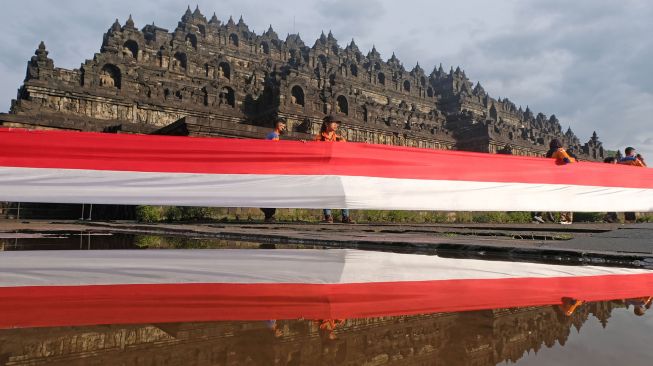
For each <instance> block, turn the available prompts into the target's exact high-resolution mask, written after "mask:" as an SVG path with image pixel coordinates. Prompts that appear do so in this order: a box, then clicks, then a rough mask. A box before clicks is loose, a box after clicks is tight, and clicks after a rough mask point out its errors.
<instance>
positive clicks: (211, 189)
mask: <svg viewBox="0 0 653 366" xmlns="http://www.w3.org/2000/svg"><path fill="white" fill-rule="evenodd" d="M0 201H12V202H53V203H96V204H131V205H182V206H216V207H286V208H350V209H398V210H461V211H589V212H591V211H640V212H644V211H653V172H652V171H651V170H650V169H646V168H637V167H630V166H618V165H610V164H602V163H592V162H580V163H575V164H568V165H557V164H556V163H555V161H554V160H553V159H543V158H532V157H518V156H505V155H493V154H483V153H470V152H461V151H443V150H431V149H420V148H407V147H396V146H386V145H373V144H359V143H329V142H306V143H302V142H298V141H264V140H240V139H223V138H192V137H174V136H151V135H124V134H102V133H87V132H62V131H28V130H17V129H0Z"/></svg>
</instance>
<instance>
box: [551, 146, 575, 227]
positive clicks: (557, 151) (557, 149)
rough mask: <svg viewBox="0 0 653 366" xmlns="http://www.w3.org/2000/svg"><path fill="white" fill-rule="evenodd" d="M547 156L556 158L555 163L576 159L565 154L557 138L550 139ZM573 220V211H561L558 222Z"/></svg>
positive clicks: (569, 222)
mask: <svg viewBox="0 0 653 366" xmlns="http://www.w3.org/2000/svg"><path fill="white" fill-rule="evenodd" d="M546 157H547V158H552V159H556V164H560V165H565V164H571V163H575V162H576V159H574V158H572V157H571V156H569V154H567V151H566V150H565V149H564V148H563V147H562V142H560V140H558V139H553V140H551V143H550V144H549V151H548V152H547V153H546ZM573 220H574V213H573V212H561V213H560V223H561V224H562V225H570V224H571V223H572V222H573Z"/></svg>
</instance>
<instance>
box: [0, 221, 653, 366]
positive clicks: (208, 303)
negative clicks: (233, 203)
mask: <svg viewBox="0 0 653 366" xmlns="http://www.w3.org/2000/svg"><path fill="white" fill-rule="evenodd" d="M0 248H1V249H2V250H1V251H0V298H2V302H0V365H46V364H47V365H225V366H226V365H477V366H485V365H509V364H518V365H552V364H555V365H578V364H579V363H584V364H591V365H615V364H632V365H644V364H648V363H649V359H650V356H651V352H650V346H649V345H648V343H649V342H650V340H649V335H650V334H651V332H653V315H652V314H653V312H650V311H648V309H649V308H650V307H651V303H653V299H652V298H651V297H650V296H651V295H652V294H653V272H651V271H647V270H645V269H641V268H640V269H638V268H620V267H599V266H578V265H576V266H572V265H567V266H563V265H560V263H557V264H550V263H549V264H547V263H546V261H544V262H542V261H540V262H539V263H537V262H525V261H522V262H509V261H500V260H493V261H487V260H482V259H479V258H469V257H467V258H464V257H462V256H456V255H440V254H438V253H435V252H430V253H421V254H416V253H405V252H402V253H400V252H394V253H392V252H380V251H372V250H357V249H352V248H348V249H334V248H332V247H325V246H314V245H301V244H293V245H288V244H274V243H256V242H243V241H233V240H220V239H213V238H206V237H195V238H193V237H182V236H159V235H147V234H133V233H107V232H71V231H65V232H64V231H62V232H41V233H34V232H18V233H0ZM161 249H174V250H161ZM189 249H204V250H189ZM221 249H228V250H221ZM268 249H275V250H268ZM424 254H429V255H424Z"/></svg>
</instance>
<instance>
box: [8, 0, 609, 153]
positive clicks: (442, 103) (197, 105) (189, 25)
mask: <svg viewBox="0 0 653 366" xmlns="http://www.w3.org/2000/svg"><path fill="white" fill-rule="evenodd" d="M92 56H93V57H91V58H90V59H88V60H86V61H84V62H83V63H82V65H81V67H80V68H79V69H73V70H68V69H62V68H56V67H54V62H53V61H52V60H51V59H50V58H48V51H47V50H46V47H45V44H43V43H41V44H40V45H39V46H38V48H37V50H36V51H35V55H34V56H33V57H32V58H31V59H30V60H29V62H28V63H27V73H26V78H25V81H24V84H23V85H22V86H21V87H20V89H19V92H18V95H17V98H16V100H14V101H12V105H11V109H10V112H9V113H8V114H0V124H5V123H7V124H9V123H11V125H12V126H22V127H26V128H42V127H47V128H50V129H57V128H60V129H74V130H88V131H107V132H113V131H121V132H123V133H124V132H137V133H167V134H187V135H188V134H191V135H192V134H202V135H206V136H230V137H249V138H260V137H262V136H264V134H265V130H266V129H267V128H269V127H270V121H271V120H272V119H273V118H274V117H276V116H282V117H285V118H286V119H287V120H288V121H289V127H290V131H289V133H288V135H287V137H288V138H290V139H307V138H310V134H313V133H316V132H317V131H319V128H320V124H321V120H322V118H323V117H324V116H325V115H326V114H327V113H333V114H337V115H338V116H339V118H340V119H341V120H342V129H343V134H345V135H346V136H347V138H348V139H350V140H352V141H367V142H371V143H380V144H393V145H403V146H416V147H423V148H433V149H458V150H468V151H478V152H489V153H496V152H498V151H505V148H506V146H509V147H510V151H512V152H513V154H516V155H529V156H542V155H544V153H545V152H546V150H547V148H548V144H549V142H550V141H551V139H553V138H559V139H561V140H562V141H563V142H564V143H565V145H566V146H569V147H570V148H571V150H572V151H573V152H574V153H575V154H576V155H578V157H579V158H581V159H584V160H602V159H603V157H604V156H603V155H604V154H605V152H604V149H603V146H602V143H601V142H600V141H599V139H598V137H597V135H596V134H594V136H592V137H591V138H590V139H589V141H588V142H587V143H581V139H579V138H578V137H577V136H576V135H575V134H574V133H573V132H572V131H571V129H567V130H566V131H565V132H563V130H562V125H561V122H560V121H559V120H558V119H557V118H556V117H555V115H551V116H547V115H545V114H544V113H535V112H533V111H531V110H530V108H528V107H526V108H525V109H524V108H522V107H519V106H517V105H515V104H514V103H512V102H511V101H510V100H509V99H508V98H493V97H491V96H490V94H489V93H488V92H487V91H486V90H485V89H484V88H483V87H482V86H481V84H480V83H478V82H476V83H473V82H472V81H470V80H469V78H468V77H467V75H466V73H465V71H464V70H462V69H460V68H459V67H456V68H455V69H454V68H453V67H452V68H451V69H450V70H449V71H446V70H444V68H443V67H442V65H439V66H437V67H434V68H433V71H432V72H431V73H430V74H429V73H426V72H425V71H424V70H423V69H422V67H421V66H420V65H419V64H417V65H415V66H414V67H413V68H411V69H407V68H406V67H405V66H404V64H403V63H402V62H401V60H399V58H398V57H397V56H396V55H394V54H392V56H391V57H390V58H389V59H387V60H384V59H383V58H382V56H381V55H380V54H379V52H378V51H377V50H376V48H375V47H372V50H370V51H369V52H367V54H365V53H363V52H361V50H360V49H359V48H358V46H357V45H356V43H355V41H354V40H351V42H349V44H347V45H346V46H345V47H344V48H343V47H341V46H340V45H339V43H338V40H337V39H336V37H335V36H334V35H333V34H332V33H331V32H329V33H328V34H324V33H323V34H321V35H320V37H319V38H318V39H317V40H315V42H314V43H313V45H312V46H309V44H307V43H305V42H304V41H303V40H302V38H301V37H300V35H299V34H289V35H287V36H286V37H285V39H281V38H279V36H278V35H277V33H276V32H275V31H274V29H273V28H272V26H271V25H270V27H269V28H268V29H267V30H266V31H265V32H264V33H263V34H256V33H254V32H253V31H251V30H250V29H249V27H248V26H247V24H246V23H245V21H244V20H243V18H242V17H241V18H240V19H239V20H238V22H235V21H234V20H233V18H231V17H229V18H228V21H227V22H221V21H220V20H219V19H218V17H217V16H216V15H215V14H213V16H211V17H210V19H207V17H205V16H204V15H203V14H202V12H201V11H200V10H199V8H196V9H195V11H192V10H191V9H190V8H189V9H187V10H186V12H185V13H184V14H183V15H182V17H181V19H180V21H179V22H178V23H177V24H176V27H175V28H174V29H172V30H168V29H165V28H162V27H160V26H157V25H155V24H148V25H145V26H144V27H142V28H141V29H138V28H137V27H136V24H135V22H134V20H133V19H132V18H131V16H130V17H129V18H128V19H127V21H126V22H125V23H124V24H121V23H120V22H119V21H118V20H116V21H115V22H114V23H113V24H112V25H111V26H110V27H109V29H108V30H107V32H106V33H105V34H104V36H103V38H102V45H101V48H100V52H99V53H96V54H95V55H92ZM62 95H65V96H66V97H65V98H66V100H65V101H64V100H63V99H62ZM62 105H65V106H77V107H74V108H69V107H65V108H62V107H61V106H62ZM98 109H99V110H101V113H99V114H98V113H97V110H98ZM186 117H188V118H186ZM191 117H192V118H191ZM191 120H192V121H193V125H192V126H191V125H188V123H190V122H189V121H191ZM184 121H185V122H184ZM184 123H186V125H184ZM168 125H170V126H178V127H179V128H173V127H169V126H168ZM209 126H211V127H209Z"/></svg>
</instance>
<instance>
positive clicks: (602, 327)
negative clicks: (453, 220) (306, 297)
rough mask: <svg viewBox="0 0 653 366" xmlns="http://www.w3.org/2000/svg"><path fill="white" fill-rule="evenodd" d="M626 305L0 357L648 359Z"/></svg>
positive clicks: (57, 339)
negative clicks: (566, 311) (568, 312)
mask: <svg viewBox="0 0 653 366" xmlns="http://www.w3.org/2000/svg"><path fill="white" fill-rule="evenodd" d="M625 306H626V305H625V304H624V303H623V302H620V301H611V302H597V303H588V304H583V305H581V306H579V307H578V308H576V310H575V311H574V313H573V314H571V315H566V314H565V313H564V312H563V311H562V310H561V308H560V307H559V306H542V307H529V308H512V309H496V310H486V311H475V312H463V313H437V314H424V315H417V316H398V317H383V318H369V319H322V320H278V321H275V320H269V321H265V322H264V321H258V322H211V323H176V324H139V325H102V326H89V327H64V328H39V329H13V330H0V364H6V365H42V364H47V365H478V366H480V365H497V364H510V363H517V364H519V365H578V364H579V363H586V364H588V365H616V364H630V365H646V364H649V363H648V362H646V360H647V359H648V358H649V357H650V356H651V348H650V345H649V344H650V334H651V331H652V330H653V321H652V318H651V317H650V316H648V314H645V315H644V316H641V317H639V316H635V315H634V314H633V312H632V306H630V309H626V307H625Z"/></svg>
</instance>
